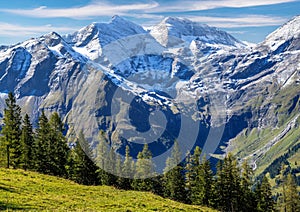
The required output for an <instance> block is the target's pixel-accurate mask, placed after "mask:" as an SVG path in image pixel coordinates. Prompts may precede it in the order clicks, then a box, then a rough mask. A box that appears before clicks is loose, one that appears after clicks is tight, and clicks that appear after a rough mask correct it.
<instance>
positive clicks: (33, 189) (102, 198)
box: [0, 169, 213, 211]
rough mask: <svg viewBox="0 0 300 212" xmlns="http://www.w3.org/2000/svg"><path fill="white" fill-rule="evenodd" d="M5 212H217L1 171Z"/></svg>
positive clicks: (1, 201) (0, 189) (133, 193)
mask: <svg viewBox="0 0 300 212" xmlns="http://www.w3.org/2000/svg"><path fill="white" fill-rule="evenodd" d="M0 209H1V210H26V211H28V210H32V211H36V210H38V211H39V210H49V211H54V210H55V211H213V210H211V209H209V208H205V207H198V206H192V205H186V204H182V203H178V202H175V201H171V200H168V199H164V198H162V197H160V196H157V195H154V194H152V193H149V192H136V191H123V190H118V189H116V188H113V187H108V186H83V185H78V184H76V183H74V182H72V181H69V180H65V179H60V178H57V177H52V176H47V175H42V174H37V173H35V172H28V171H23V170H12V169H0Z"/></svg>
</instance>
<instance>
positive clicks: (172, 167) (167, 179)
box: [163, 141, 187, 202]
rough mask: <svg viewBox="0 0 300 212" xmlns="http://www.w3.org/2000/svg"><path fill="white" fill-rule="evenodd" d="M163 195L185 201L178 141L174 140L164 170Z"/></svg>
mask: <svg viewBox="0 0 300 212" xmlns="http://www.w3.org/2000/svg"><path fill="white" fill-rule="evenodd" d="M163 181H164V184H163V185H164V196H165V197H168V198H170V199H173V200H176V201H180V202H185V201H186V198H187V196H186V192H185V181H184V174H183V167H182V164H181V152H180V149H179V145H178V142H177V141H175V142H174V148H173V150H172V153H171V157H169V158H168V159H167V161H166V168H165V171H164V177H163Z"/></svg>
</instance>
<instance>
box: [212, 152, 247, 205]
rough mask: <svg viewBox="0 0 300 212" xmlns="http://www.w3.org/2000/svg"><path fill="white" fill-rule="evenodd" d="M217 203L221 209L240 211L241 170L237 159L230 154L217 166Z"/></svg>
mask: <svg viewBox="0 0 300 212" xmlns="http://www.w3.org/2000/svg"><path fill="white" fill-rule="evenodd" d="M216 178H217V179H216V186H215V192H216V193H217V195H215V196H216V198H217V199H215V205H216V206H217V208H218V209H219V210H221V211H239V210H240V208H239V207H240V206H241V204H243V203H242V202H241V200H240V194H241V188H240V170H239V168H238V164H237V160H236V159H235V158H234V157H233V155H232V154H230V153H229V154H228V155H227V156H226V157H225V158H224V160H223V161H221V162H220V163H219V164H218V166H217V175H216Z"/></svg>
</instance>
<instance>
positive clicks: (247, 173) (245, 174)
mask: <svg viewBox="0 0 300 212" xmlns="http://www.w3.org/2000/svg"><path fill="white" fill-rule="evenodd" d="M252 177H253V170H252V168H251V167H250V166H249V165H248V162H247V161H245V162H243V164H242V174H241V202H242V203H243V204H242V205H241V210H242V211H251V210H253V208H256V200H255V195H254V192H253V191H252V187H253V182H252Z"/></svg>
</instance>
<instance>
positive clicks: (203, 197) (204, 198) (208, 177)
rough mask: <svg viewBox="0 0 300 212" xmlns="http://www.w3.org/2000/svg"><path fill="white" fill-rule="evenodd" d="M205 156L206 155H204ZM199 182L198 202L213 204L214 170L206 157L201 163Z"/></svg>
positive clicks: (207, 204)
mask: <svg viewBox="0 0 300 212" xmlns="http://www.w3.org/2000/svg"><path fill="white" fill-rule="evenodd" d="M204 158H205V157H204ZM198 175H199V177H198V179H199V184H198V185H197V186H198V196H197V201H196V203H198V204H200V205H206V206H211V205H212V202H211V199H212V193H213V185H214V181H213V172H212V170H211V166H210V162H209V160H207V159H205V160H204V162H203V163H202V164H201V168H200V170H199V173H198Z"/></svg>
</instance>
